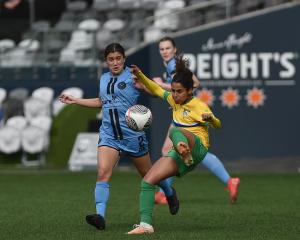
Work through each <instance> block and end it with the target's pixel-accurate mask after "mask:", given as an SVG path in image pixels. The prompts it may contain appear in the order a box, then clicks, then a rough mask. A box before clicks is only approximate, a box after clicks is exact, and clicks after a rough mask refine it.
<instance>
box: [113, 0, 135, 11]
mask: <svg viewBox="0 0 300 240" xmlns="http://www.w3.org/2000/svg"><path fill="white" fill-rule="evenodd" d="M117 2H118V7H119V8H120V9H128V10H133V9H137V8H139V7H140V1H136V0H117Z"/></svg>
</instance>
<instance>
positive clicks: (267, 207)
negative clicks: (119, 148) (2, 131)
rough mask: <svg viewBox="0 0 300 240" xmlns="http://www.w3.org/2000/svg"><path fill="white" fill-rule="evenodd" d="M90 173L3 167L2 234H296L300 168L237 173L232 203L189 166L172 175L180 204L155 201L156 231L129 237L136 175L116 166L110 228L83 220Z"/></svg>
mask: <svg viewBox="0 0 300 240" xmlns="http://www.w3.org/2000/svg"><path fill="white" fill-rule="evenodd" d="M95 177H96V173H95V172H81V173H70V172H66V171H46V170H42V171H32V170H23V171H21V170H13V171H8V170H6V171H2V172H0V214H1V218H0V236H1V239H39V240H41V239H55V240H59V239H64V240H66V239H163V240H166V239H299V236H300V235H299V234H300V204H299V199H300V188H299V175H297V174H242V175H241V188H240V197H239V200H238V203H237V204H235V205H230V204H229V203H228V196H227V193H226V192H224V190H223V186H222V184H221V183H219V182H218V180H217V179H216V178H214V177H213V176H212V175H210V174H207V173H200V172H194V173H191V174H189V175H187V176H186V177H184V178H183V179H176V180H175V187H176V189H177V192H178V195H179V198H180V201H181V205H180V211H179V213H178V215H176V216H171V215H170V214H169V213H168V209H167V206H156V207H155V211H154V227H155V231H156V232H155V234H153V235H148V236H127V235H125V234H124V233H125V232H127V231H128V230H129V229H130V228H131V226H132V225H133V224H134V223H138V219H139V216H138V194H139V184H140V178H139V176H138V175H137V173H136V172H119V171H116V172H115V173H114V175H113V178H112V181H111V195H110V202H109V205H108V209H107V215H106V221H107V229H106V230H105V231H102V232H101V231H97V230H96V229H94V228H93V227H91V226H89V225H87V224H86V223H85V220H84V218H85V215H86V214H87V213H93V212H94V197H93V194H94V193H93V191H94V184H95Z"/></svg>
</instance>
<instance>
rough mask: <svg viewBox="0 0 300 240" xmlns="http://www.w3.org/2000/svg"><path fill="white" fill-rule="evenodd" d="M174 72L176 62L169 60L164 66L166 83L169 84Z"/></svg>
mask: <svg viewBox="0 0 300 240" xmlns="http://www.w3.org/2000/svg"><path fill="white" fill-rule="evenodd" d="M175 71H176V60H175V58H171V59H170V60H169V61H168V62H167V65H166V73H167V76H166V81H167V83H169V84H171V82H172V75H173V74H174V73H175Z"/></svg>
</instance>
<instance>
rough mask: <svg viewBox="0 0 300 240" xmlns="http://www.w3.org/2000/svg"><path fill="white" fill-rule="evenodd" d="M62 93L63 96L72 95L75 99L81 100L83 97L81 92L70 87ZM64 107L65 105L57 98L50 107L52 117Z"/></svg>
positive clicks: (77, 88)
mask: <svg viewBox="0 0 300 240" xmlns="http://www.w3.org/2000/svg"><path fill="white" fill-rule="evenodd" d="M62 93H65V94H70V95H73V96H74V97H77V98H82V97H83V90H82V89H81V88H79V87H70V88H66V89H64V90H63V91H62ZM65 106H66V104H64V103H62V102H61V101H59V99H58V98H56V99H55V100H54V101H53V105H52V109H53V116H57V114H58V113H60V111H61V110H62V109H63V108H64V107H65Z"/></svg>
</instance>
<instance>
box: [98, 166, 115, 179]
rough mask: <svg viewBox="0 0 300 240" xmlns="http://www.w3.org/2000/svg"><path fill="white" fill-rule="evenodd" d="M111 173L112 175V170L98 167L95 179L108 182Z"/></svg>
mask: <svg viewBox="0 0 300 240" xmlns="http://www.w3.org/2000/svg"><path fill="white" fill-rule="evenodd" d="M111 175H112V171H110V170H107V169H101V168H100V169H99V168H98V173H97V181H101V182H108V181H109V179H110V177H111Z"/></svg>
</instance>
